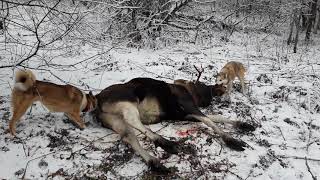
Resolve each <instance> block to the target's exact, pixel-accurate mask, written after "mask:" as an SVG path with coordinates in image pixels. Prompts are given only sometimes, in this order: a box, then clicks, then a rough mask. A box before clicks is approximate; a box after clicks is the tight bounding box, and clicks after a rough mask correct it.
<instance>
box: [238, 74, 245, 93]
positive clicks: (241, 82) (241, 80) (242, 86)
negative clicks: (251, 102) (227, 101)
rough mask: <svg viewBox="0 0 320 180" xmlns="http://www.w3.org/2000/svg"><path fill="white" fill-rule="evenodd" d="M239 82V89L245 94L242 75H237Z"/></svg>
mask: <svg viewBox="0 0 320 180" xmlns="http://www.w3.org/2000/svg"><path fill="white" fill-rule="evenodd" d="M239 80H240V84H241V91H242V93H243V94H245V86H244V77H243V76H239Z"/></svg>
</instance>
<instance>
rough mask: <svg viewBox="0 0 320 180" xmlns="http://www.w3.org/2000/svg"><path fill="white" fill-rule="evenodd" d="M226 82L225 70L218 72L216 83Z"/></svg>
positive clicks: (224, 83)
mask: <svg viewBox="0 0 320 180" xmlns="http://www.w3.org/2000/svg"><path fill="white" fill-rule="evenodd" d="M227 83H228V74H227V73H225V72H220V73H218V75H217V77H216V84H218V85H220V84H223V85H226V84H227Z"/></svg>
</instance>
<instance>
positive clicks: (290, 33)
mask: <svg viewBox="0 0 320 180" xmlns="http://www.w3.org/2000/svg"><path fill="white" fill-rule="evenodd" d="M294 13H295V12H293V15H292V19H291V22H290V31H289V37H288V39H287V45H290V44H291V43H292V34H293V27H294V21H295V19H294V18H295V17H296V16H295V14H294Z"/></svg>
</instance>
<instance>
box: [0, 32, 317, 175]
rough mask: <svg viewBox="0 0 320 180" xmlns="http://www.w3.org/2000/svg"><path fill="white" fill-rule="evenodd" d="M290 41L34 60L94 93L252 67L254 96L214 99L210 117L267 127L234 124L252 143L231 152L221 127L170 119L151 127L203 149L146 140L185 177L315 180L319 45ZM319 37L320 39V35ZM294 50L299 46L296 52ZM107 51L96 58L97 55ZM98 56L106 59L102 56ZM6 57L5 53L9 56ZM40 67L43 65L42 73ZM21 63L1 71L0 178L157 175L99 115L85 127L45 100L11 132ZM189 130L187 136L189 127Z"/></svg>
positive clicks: (243, 38)
mask: <svg viewBox="0 0 320 180" xmlns="http://www.w3.org/2000/svg"><path fill="white" fill-rule="evenodd" d="M282 39H283V37H278V36H268V35H266V34H254V35H252V34H251V35H248V34H244V33H235V34H234V35H233V36H232V37H231V38H230V41H229V42H222V41H220V40H216V41H214V42H211V43H210V44H209V45H201V44H197V45H192V44H178V45H175V46H172V47H165V48H161V49H159V50H143V49H140V50H138V49H130V48H120V47H117V48H113V49H112V50H110V49H109V48H108V47H103V48H97V47H91V46H89V45H82V46H80V45H79V46H77V47H75V49H76V51H77V52H75V49H73V52H72V54H69V55H65V56H63V57H59V58H54V57H55V55H53V54H51V55H49V53H48V55H47V56H48V59H47V61H46V62H45V63H44V61H36V60H33V61H29V67H33V68H35V69H33V71H34V73H35V74H36V76H37V78H38V79H39V80H48V81H50V82H54V83H58V84H65V83H69V84H72V85H75V86H77V87H79V88H81V89H83V90H93V92H94V93H95V94H97V93H99V91H100V90H102V89H104V88H106V87H108V86H109V85H111V84H115V83H122V82H126V81H129V80H130V79H132V78H134V77H151V78H155V79H160V80H164V81H166V82H168V83H171V82H173V80H174V79H179V78H183V79H187V80H195V79H196V70H195V69H194V68H193V65H196V66H200V65H202V66H203V67H205V72H204V73H203V75H202V77H201V79H200V80H201V81H202V82H205V83H207V84H214V79H215V78H214V75H215V74H216V73H217V72H218V71H219V70H220V69H221V68H222V67H223V65H224V64H225V63H227V62H228V61H231V60H234V61H239V62H242V63H243V64H244V65H245V66H246V68H247V74H246V87H247V91H248V94H247V95H243V94H242V93H240V92H239V84H237V83H236V84H235V88H234V90H233V92H232V94H231V102H230V103H225V102H221V101H219V100H218V99H216V100H214V102H213V105H212V106H210V107H209V108H205V109H202V110H203V112H205V113H206V114H214V113H221V114H222V115H223V116H225V117H230V118H231V119H236V118H237V119H239V120H242V121H247V122H251V123H254V124H256V125H257V126H258V128H257V129H256V131H254V132H253V133H250V134H243V133H241V132H237V131H235V130H234V129H232V128H230V127H227V126H226V127H225V129H226V130H227V131H228V132H230V133H231V134H232V135H233V136H234V137H237V138H240V139H242V140H243V141H245V142H247V143H248V144H249V146H250V148H247V149H246V150H245V151H243V152H236V151H233V150H231V149H229V148H227V147H226V146H225V145H224V144H223V143H222V142H220V140H219V138H218V137H217V136H215V134H214V133H213V130H212V129H210V128H208V127H206V126H205V125H203V124H201V123H189V122H177V123H172V122H163V123H160V124H155V125H150V128H151V129H152V130H154V131H156V132H158V133H159V134H161V135H163V136H164V137H166V138H169V139H174V140H185V143H188V144H192V145H194V146H195V148H196V149H197V154H196V155H186V154H179V155H168V154H167V153H166V152H164V151H163V150H162V149H161V148H157V149H155V146H154V145H153V144H152V143H151V142H150V141H148V140H147V139H146V138H145V137H144V136H142V135H139V139H140V142H141V143H142V145H143V146H144V147H145V148H146V149H148V151H149V152H151V153H152V154H154V155H155V156H157V157H159V158H160V159H161V162H162V163H164V165H165V166H167V167H171V168H172V169H173V170H174V172H175V173H173V174H172V175H170V176H169V177H168V178H177V179H180V178H182V179H196V178H199V179H215V178H216V179H314V178H320V171H319V170H317V169H319V167H320V121H319V119H320V88H319V87H320V61H319V59H320V46H319V44H314V43H311V44H309V45H302V44H301V46H300V48H299V52H298V53H296V54H294V53H292V50H291V48H290V47H287V46H286V45H285V42H284V41H282ZM316 41H319V39H316V40H315V42H316ZM289 48H290V49H289ZM98 53H99V54H100V56H96V54H98ZM97 57H99V58H97ZM2 58H5V57H2ZM36 69H37V70H36ZM13 72H14V71H13V69H4V70H1V72H0V92H1V94H0V95H1V96H0V118H1V121H0V178H3V179H18V178H21V177H23V176H24V177H25V178H26V179H47V178H49V179H70V178H74V179H77V178H79V177H87V179H104V178H108V179H119V178H128V179H133V178H139V179H140V178H141V179H150V178H153V177H155V176H156V175H154V174H150V172H149V171H148V167H147V166H146V165H145V163H144V162H143V161H142V159H141V158H140V157H139V156H137V155H135V154H134V153H133V150H132V149H131V147H129V146H127V145H125V144H124V143H123V142H122V141H121V139H120V137H119V136H118V135H117V134H115V133H113V132H112V131H111V130H109V129H106V128H103V127H101V125H100V124H99V123H98V122H96V121H95V120H93V118H92V117H91V115H90V114H86V115H84V120H85V121H86V124H87V128H86V129H84V130H82V131H81V130H79V129H77V128H76V127H75V126H74V125H73V124H71V123H70V121H69V120H68V118H67V117H66V116H65V115H63V114H61V113H50V112H49V111H48V110H47V109H46V108H44V107H43V106H42V105H41V104H40V103H36V104H35V105H33V106H32V108H31V109H30V110H28V112H27V113H26V114H25V115H24V116H23V118H22V119H21V121H20V122H19V123H18V125H17V137H15V138H13V137H12V136H11V135H10V134H9V133H8V131H7V129H8V121H9V118H10V115H11V113H10V92H11V87H12V85H13V74H14V73H13ZM187 131H188V133H186V132H187Z"/></svg>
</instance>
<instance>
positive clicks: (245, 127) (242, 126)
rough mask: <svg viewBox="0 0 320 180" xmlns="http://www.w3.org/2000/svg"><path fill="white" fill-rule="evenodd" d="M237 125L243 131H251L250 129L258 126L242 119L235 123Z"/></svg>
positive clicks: (252, 129)
mask: <svg viewBox="0 0 320 180" xmlns="http://www.w3.org/2000/svg"><path fill="white" fill-rule="evenodd" d="M235 127H236V128H238V129H239V130H241V131H244V132H250V131H254V130H256V127H255V126H253V125H252V124H249V123H246V122H241V121H238V122H237V123H236V124H235Z"/></svg>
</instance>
